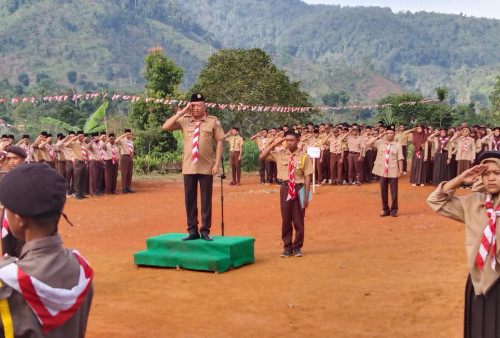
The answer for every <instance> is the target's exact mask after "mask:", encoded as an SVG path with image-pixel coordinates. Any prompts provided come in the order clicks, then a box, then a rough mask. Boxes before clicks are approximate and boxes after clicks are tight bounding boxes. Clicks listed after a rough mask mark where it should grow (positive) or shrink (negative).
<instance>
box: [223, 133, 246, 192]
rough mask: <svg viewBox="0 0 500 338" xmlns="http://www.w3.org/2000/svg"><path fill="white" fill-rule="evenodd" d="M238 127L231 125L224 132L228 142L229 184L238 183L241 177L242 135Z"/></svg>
mask: <svg viewBox="0 0 500 338" xmlns="http://www.w3.org/2000/svg"><path fill="white" fill-rule="evenodd" d="M239 131H240V129H239V128H238V127H233V128H232V129H231V130H230V131H228V132H227V134H226V141H227V142H228V143H229V162H230V164H231V174H232V175H233V180H232V181H231V183H229V185H240V179H241V154H242V152H243V137H241V136H240V135H239V134H238V133H239Z"/></svg>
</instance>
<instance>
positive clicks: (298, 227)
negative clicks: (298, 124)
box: [259, 129, 313, 258]
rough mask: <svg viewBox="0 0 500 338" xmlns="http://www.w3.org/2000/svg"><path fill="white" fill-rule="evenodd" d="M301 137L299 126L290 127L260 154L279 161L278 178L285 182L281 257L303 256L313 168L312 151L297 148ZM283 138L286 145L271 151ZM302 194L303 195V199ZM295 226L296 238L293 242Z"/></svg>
mask: <svg viewBox="0 0 500 338" xmlns="http://www.w3.org/2000/svg"><path fill="white" fill-rule="evenodd" d="M299 138H300V134H299V132H298V131H297V130H293V129H292V130H289V131H287V132H286V133H285V137H284V138H282V137H279V138H277V139H276V140H275V141H274V142H273V143H272V144H271V145H270V146H269V147H268V148H266V149H265V150H264V151H263V152H262V153H261V154H260V155H259V159H265V160H266V161H274V162H276V166H277V169H278V180H279V181H281V182H282V183H281V189H280V206H281V217H282V223H281V239H282V240H283V246H284V250H283V252H282V253H281V257H283V258H286V257H289V256H291V255H292V254H293V255H295V256H296V257H302V246H303V244H304V216H305V208H307V206H308V205H309V198H308V197H309V186H310V182H311V175H313V170H312V162H311V160H310V158H309V155H307V154H306V153H305V152H303V151H301V150H300V149H299V148H298V142H299ZM283 140H285V141H286V147H287V148H286V149H282V150H280V151H276V152H272V151H273V149H274V148H275V147H276V146H277V145H280V144H282V142H283ZM301 189H304V190H303V192H304V194H301V193H299V192H300V191H301ZM300 195H302V196H304V199H303V201H302V200H301V197H300ZM292 224H293V227H292ZM294 228H295V240H294V241H293V242H292V237H293V229H294Z"/></svg>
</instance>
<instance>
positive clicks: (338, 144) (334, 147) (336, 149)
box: [329, 134, 344, 154]
mask: <svg viewBox="0 0 500 338" xmlns="http://www.w3.org/2000/svg"><path fill="white" fill-rule="evenodd" d="M341 137H342V136H341V135H340V134H339V136H337V137H335V136H334V135H333V134H332V135H331V136H330V139H329V140H330V154H343V153H344V142H342V141H340V138H341Z"/></svg>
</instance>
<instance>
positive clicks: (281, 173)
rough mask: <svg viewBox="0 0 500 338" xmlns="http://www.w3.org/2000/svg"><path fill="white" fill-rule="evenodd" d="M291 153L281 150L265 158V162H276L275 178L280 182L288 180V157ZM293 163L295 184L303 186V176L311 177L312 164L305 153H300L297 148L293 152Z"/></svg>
mask: <svg viewBox="0 0 500 338" xmlns="http://www.w3.org/2000/svg"><path fill="white" fill-rule="evenodd" d="M291 155H292V153H291V152H290V150H288V149H283V150H280V151H277V152H275V153H270V154H269V155H268V156H267V157H266V161H274V162H276V168H277V172H278V174H277V178H278V180H281V181H288V180H289V179H290V173H289V171H288V167H289V163H290V156H291ZM293 163H294V167H295V171H294V178H295V183H296V184H304V183H305V179H304V176H306V175H311V174H312V173H313V171H312V162H311V159H310V158H309V155H307V154H306V153H305V152H302V151H300V150H299V148H297V149H296V150H295V151H294V152H293Z"/></svg>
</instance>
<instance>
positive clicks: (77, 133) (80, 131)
mask: <svg viewBox="0 0 500 338" xmlns="http://www.w3.org/2000/svg"><path fill="white" fill-rule="evenodd" d="M76 135H84V134H83V130H79V131H77V132H76Z"/></svg>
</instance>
